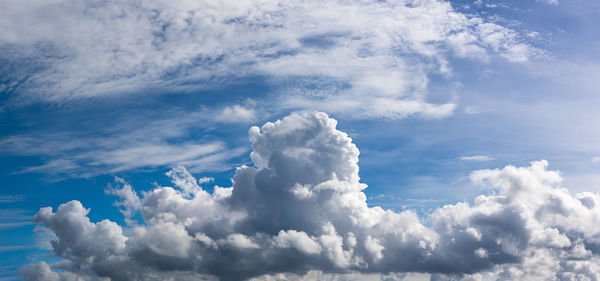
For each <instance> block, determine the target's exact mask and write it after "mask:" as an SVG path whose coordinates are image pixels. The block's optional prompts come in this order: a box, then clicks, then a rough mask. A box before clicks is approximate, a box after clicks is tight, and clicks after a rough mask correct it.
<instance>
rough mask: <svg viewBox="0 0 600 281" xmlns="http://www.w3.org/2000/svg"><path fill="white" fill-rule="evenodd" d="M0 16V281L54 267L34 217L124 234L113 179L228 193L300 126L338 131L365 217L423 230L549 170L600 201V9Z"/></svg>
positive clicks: (199, 9) (160, 5) (171, 7)
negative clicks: (269, 143)
mask: <svg viewBox="0 0 600 281" xmlns="http://www.w3.org/2000/svg"><path fill="white" fill-rule="evenodd" d="M3 6H5V7H6V9H2V11H0V27H1V28H0V30H2V31H0V101H1V104H0V128H2V129H1V130H0V159H1V161H0V165H1V166H0V168H1V169H0V171H2V172H0V236H1V237H2V239H1V240H0V280H21V279H20V278H21V277H19V275H18V271H19V268H21V267H23V266H25V265H27V264H32V263H36V262H38V261H46V262H48V263H52V262H55V261H59V260H60V259H61V257H60V255H58V257H57V256H53V254H52V253H53V252H52V246H51V245H50V242H49V241H50V240H52V239H55V238H53V236H52V235H53V234H52V232H51V231H49V230H48V229H45V228H44V227H43V226H42V225H41V224H34V223H32V222H31V220H32V217H33V216H34V215H35V214H36V213H37V212H38V210H39V209H40V208H42V207H46V206H51V207H53V208H54V209H56V208H57V207H58V206H59V205H60V204H63V203H65V202H68V201H71V200H78V201H80V202H81V203H82V204H83V206H85V207H86V208H89V209H91V211H90V212H89V218H90V220H91V221H92V222H99V221H101V220H103V219H108V220H111V221H114V222H116V223H117V224H119V225H122V226H124V227H125V225H126V224H127V223H126V221H125V217H124V216H123V215H122V214H121V213H120V212H119V208H118V207H117V206H114V202H116V201H115V200H116V197H115V196H113V195H110V194H107V193H106V191H105V190H106V189H107V188H111V187H114V186H118V184H117V183H116V181H118V180H116V177H118V178H122V179H124V180H125V181H126V182H128V183H130V184H131V185H132V186H133V187H134V188H135V190H136V191H137V192H138V193H139V192H141V191H144V190H145V191H148V190H152V189H153V188H156V187H157V186H168V185H169V184H170V179H169V177H168V176H167V175H165V173H167V171H169V170H170V169H172V168H173V167H175V166H178V165H182V166H184V167H186V168H187V170H188V171H189V172H190V173H191V174H193V175H194V176H195V177H196V178H201V177H210V178H213V181H212V182H210V183H208V184H203V186H204V188H205V189H207V190H208V191H209V192H212V190H213V186H214V185H218V186H221V187H229V186H231V185H232V182H231V178H232V177H233V176H234V174H235V173H236V170H235V169H236V167H239V166H242V165H248V166H253V165H254V163H253V162H252V159H251V158H250V152H251V151H252V150H253V147H252V143H251V142H250V141H249V139H248V130H249V128H250V127H251V126H255V125H256V126H261V125H262V124H264V123H265V122H268V121H275V120H278V119H281V118H284V117H285V116H287V115H289V114H290V113H292V112H312V111H323V112H326V113H327V114H329V116H330V117H332V118H335V119H336V120H337V122H338V126H337V129H338V130H340V131H343V132H346V133H347V134H348V135H349V136H350V137H351V138H352V141H353V143H354V144H356V146H357V147H358V149H359V150H360V156H359V159H360V162H359V165H360V172H359V175H360V178H361V182H362V183H365V184H367V185H368V188H367V189H365V190H364V193H365V194H366V196H367V198H368V201H367V203H368V204H369V206H370V207H374V206H381V207H383V208H385V209H390V210H394V211H398V212H401V211H405V210H413V211H415V212H416V213H417V214H418V215H419V216H420V217H421V218H422V219H423V220H424V221H425V224H426V225H427V221H428V220H429V219H428V216H429V215H430V214H431V213H433V212H434V211H435V210H436V209H438V208H440V207H442V206H444V205H446V204H455V203H458V202H469V203H472V202H473V200H474V198H475V197H477V196H478V195H480V194H494V193H495V192H496V191H494V190H493V189H492V190H491V189H489V188H487V187H482V186H480V185H477V184H473V183H472V181H471V178H470V174H471V172H473V171H475V170H481V169H496V168H502V167H504V166H506V165H514V166H517V167H519V166H528V165H529V162H530V161H536V160H540V159H545V160H547V161H548V162H549V163H550V167H549V169H550V170H559V171H561V175H562V176H563V177H564V182H563V184H562V185H563V186H564V187H566V188H568V189H569V190H570V191H571V192H573V193H578V192H583V191H588V192H593V193H598V192H599V186H600V174H599V173H598V171H599V169H600V158H598V157H600V144H599V143H598V139H599V138H600V123H598V121H597V120H600V113H599V111H598V110H597V108H598V105H600V95H598V90H597V84H598V82H597V81H598V78H600V55H599V53H598V50H599V49H600V36H598V35H599V34H598V31H597V26H598V24H599V22H598V19H599V18H600V17H599V16H600V4H599V3H597V2H594V1H583V0H573V1H567V0H562V1H561V0H558V1H555V0H538V1H535V0H526V1H493V0H488V1H485V0H483V1H482V0H478V1H450V2H444V1H391V2H386V1H374V2H370V1H365V2H362V1H356V2H355V1H346V2H339V3H338V2H331V3H321V2H319V1H307V2H305V3H304V2H303V4H293V2H286V1H252V2H248V3H244V4H239V3H235V1H231V2H230V1H224V2H222V3H212V2H210V1H200V2H198V3H191V2H186V1H182V2H181V3H178V4H177V5H176V4H173V3H171V2H169V1H150V2H148V3H131V4H122V3H119V1H93V2H89V3H84V2H77V1H67V0H61V1H59V0H56V1H26V2H23V1H3ZM136 219H137V220H138V221H139V223H142V224H143V223H144V222H143V220H142V219H141V217H140V216H138V217H136ZM126 232H127V231H126ZM317 269H319V268H317ZM55 270H56V269H55ZM57 270H58V271H59V272H60V271H61V270H60V269H57ZM319 270H323V269H322V268H321V269H319ZM63 271H64V270H63ZM67 271H68V270H67ZM325 271H326V270H325Z"/></svg>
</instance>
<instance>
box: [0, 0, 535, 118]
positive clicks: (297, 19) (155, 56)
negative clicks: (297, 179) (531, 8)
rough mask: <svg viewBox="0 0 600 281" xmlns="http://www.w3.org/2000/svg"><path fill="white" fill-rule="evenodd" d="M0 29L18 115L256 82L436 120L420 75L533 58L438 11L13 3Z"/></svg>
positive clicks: (505, 38) (298, 100) (336, 105)
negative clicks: (463, 61) (461, 64)
mask: <svg viewBox="0 0 600 281" xmlns="http://www.w3.org/2000/svg"><path fill="white" fill-rule="evenodd" d="M0 26H3V27H4V28H3V29H2V31H0V48H2V49H3V53H4V56H3V58H4V59H6V60H8V61H11V62H21V61H26V62H28V63H14V64H11V67H10V69H8V70H7V73H6V75H4V76H5V77H7V80H8V81H9V82H7V83H5V84H4V85H2V86H3V88H5V89H6V90H7V91H8V92H10V93H14V94H15V95H16V96H17V97H16V98H15V99H13V103H17V104H20V103H28V102H32V101H34V102H35V101H40V100H42V101H48V102H55V103H63V102H67V101H72V100H77V99H82V98H87V97H98V96H112V95H119V94H131V93H140V92H145V91H154V92H157V91H158V92H191V91H193V90H195V89H198V88H206V87H211V88H212V87H215V86H218V85H223V84H227V83H230V82H231V81H232V80H235V79H237V78H244V77H257V76H260V77H265V79H266V80H267V81H268V82H269V83H272V84H274V85H277V86H279V87H283V90H281V91H280V92H279V93H275V94H276V95H277V97H276V98H275V102H276V103H277V105H280V106H281V105H286V106H291V107H293V108H299V109H313V110H314V109H319V110H327V111H329V112H343V113H345V114H348V115H349V116H355V117H357V118H372V117H383V118H402V117H405V116H408V115H422V116H424V117H428V118H439V117H444V116H448V115H449V114H451V113H452V111H453V109H454V104H453V103H452V102H447V103H442V104H433V103H429V102H427V99H426V92H427V83H428V76H429V75H430V74H433V73H442V74H448V73H449V72H450V71H451V66H450V65H449V63H448V62H449V61H450V60H449V58H450V57H453V56H457V57H465V58H472V59H476V60H484V61H485V60H487V59H489V58H490V57H491V56H495V55H499V56H503V57H506V58H507V59H508V60H510V61H515V62H521V61H526V60H528V59H529V57H530V56H532V55H534V54H535V49H534V48H533V47H531V46H530V45H527V44H526V43H524V42H522V40H521V38H520V35H519V34H518V33H517V32H516V31H514V30H512V29H510V28H507V27H504V26H500V25H498V24H494V23H488V22H485V21H484V20H483V19H481V18H478V17H475V16H473V15H467V14H463V13H460V12H458V11H456V10H454V9H453V7H452V5H451V3H449V2H446V1H437V0H428V1H410V2H393V1H391V2H387V1H383V2H382V1H330V2H322V1H313V0H311V1H302V2H300V3H298V2H295V1H287V0H253V1H247V2H245V3H244V4H240V3H239V1H231V0H228V1H219V2H218V3H217V2H213V1H193V2H190V1H185V0H178V1H165V0H151V1H144V2H143V3H130V2H123V1H115V0H109V1H103V2H98V3H96V2H94V3H89V2H78V1H74V0H61V1H50V2H49V1H30V2H27V4H25V3H24V2H19V1H16V2H9V3H6V5H5V7H3V9H2V11H0ZM25 78H26V79H25ZM315 84H316V85H319V87H314V85H315ZM324 87H325V88H329V89H325V90H320V91H315V90H314V89H316V88H320V89H323V88H324ZM290 94H291V95H293V98H292V99H288V96H289V95H290ZM268 100H269V102H270V101H271V99H268ZM226 110H227V109H226ZM232 111H234V113H235V110H234V109H232ZM234 113H231V114H234ZM241 113H243V112H237V113H235V114H234V115H235V116H238V117H240V115H239V114H241ZM224 114H225V115H228V114H229V113H226V112H225V113H224ZM242 117H244V118H243V120H248V119H250V117H252V116H251V114H249V113H248V112H246V113H243V114H242Z"/></svg>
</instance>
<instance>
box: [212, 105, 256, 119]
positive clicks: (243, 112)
mask: <svg viewBox="0 0 600 281" xmlns="http://www.w3.org/2000/svg"><path fill="white" fill-rule="evenodd" d="M215 120H216V121H219V122H225V123H235V122H252V121H255V120H256V113H255V112H254V109H251V108H245V107H242V106H239V105H234V106H230V107H226V108H224V109H223V111H221V112H220V113H219V114H218V115H217V116H216V117H215Z"/></svg>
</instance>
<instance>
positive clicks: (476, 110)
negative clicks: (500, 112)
mask: <svg viewBox="0 0 600 281" xmlns="http://www.w3.org/2000/svg"><path fill="white" fill-rule="evenodd" d="M493 110H494V109H493V108H487V107H483V106H479V105H473V106H467V107H465V109H464V111H463V112H464V113H465V114H480V113H485V112H490V111H493Z"/></svg>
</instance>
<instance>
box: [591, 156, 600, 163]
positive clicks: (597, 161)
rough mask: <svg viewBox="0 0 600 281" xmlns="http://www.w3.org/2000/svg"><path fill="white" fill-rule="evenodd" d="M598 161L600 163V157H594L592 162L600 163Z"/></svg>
mask: <svg viewBox="0 0 600 281" xmlns="http://www.w3.org/2000/svg"><path fill="white" fill-rule="evenodd" d="M598 163H600V157H594V158H592V164H598Z"/></svg>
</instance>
